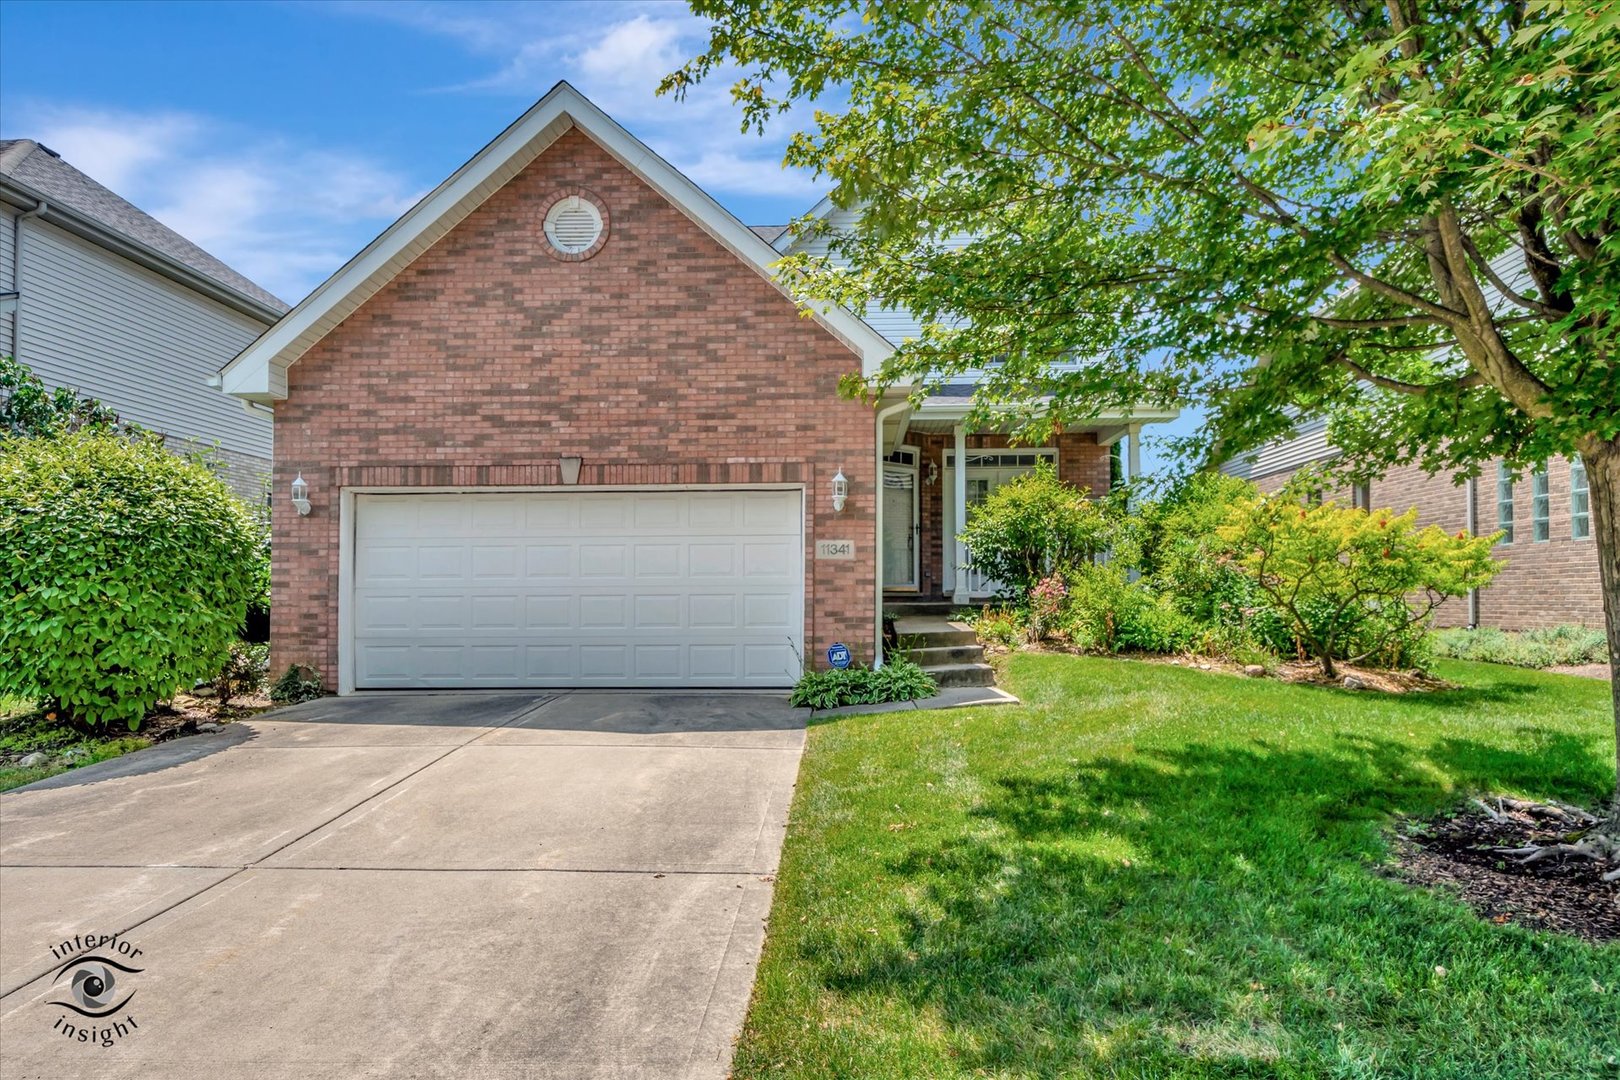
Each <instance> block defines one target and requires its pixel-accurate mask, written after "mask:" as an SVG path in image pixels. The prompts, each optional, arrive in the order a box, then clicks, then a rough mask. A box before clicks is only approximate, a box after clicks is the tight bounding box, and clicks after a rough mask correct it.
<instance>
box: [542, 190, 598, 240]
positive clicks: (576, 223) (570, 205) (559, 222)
mask: <svg viewBox="0 0 1620 1080" xmlns="http://www.w3.org/2000/svg"><path fill="white" fill-rule="evenodd" d="M601 235H602V214H601V211H599V210H597V209H596V207H595V206H592V205H591V203H590V202H589V201H588V200H586V199H582V198H580V197H579V196H578V195H570V196H568V197H567V198H566V199H559V200H557V202H556V203H554V204H553V205H552V207H551V209H550V210H548V211H547V212H546V239H547V240H548V241H550V242H551V246H552V247H554V248H556V249H557V250H558V251H560V252H562V253H563V254H565V255H578V254H579V253H580V252H582V251H584V250H586V249H587V248H589V247H590V246H591V245H592V244H594V243H596V241H597V238H598V237H600V236H601Z"/></svg>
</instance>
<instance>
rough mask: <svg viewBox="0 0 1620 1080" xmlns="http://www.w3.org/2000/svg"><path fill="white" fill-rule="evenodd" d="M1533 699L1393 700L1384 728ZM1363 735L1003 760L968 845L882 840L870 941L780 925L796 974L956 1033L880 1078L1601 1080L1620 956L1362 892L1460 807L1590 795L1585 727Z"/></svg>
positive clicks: (1521, 693)
mask: <svg viewBox="0 0 1620 1080" xmlns="http://www.w3.org/2000/svg"><path fill="white" fill-rule="evenodd" d="M1194 677H1195V678H1196V677H1197V676H1196V675H1195V676H1194ZM1234 685H1242V684H1234ZM1274 689H1285V690H1286V689H1290V688H1274ZM1299 690H1300V693H1302V694H1304V695H1313V694H1318V693H1320V690H1319V689H1317V688H1310V689H1306V688H1299ZM1334 693H1335V696H1336V697H1337V696H1339V695H1341V694H1342V695H1344V696H1345V697H1347V698H1352V699H1356V700H1357V701H1364V700H1366V699H1365V695H1362V694H1358V693H1355V692H1345V691H1338V692H1334ZM1535 693H1536V688H1535V687H1534V686H1524V687H1519V686H1514V685H1511V684H1508V685H1503V684H1496V685H1489V686H1482V687H1465V688H1462V689H1459V690H1455V691H1441V692H1436V693H1433V694H1426V695H1412V697H1413V699H1415V700H1413V701H1412V702H1407V701H1404V700H1402V698H1401V697H1399V696H1393V695H1392V696H1389V697H1388V698H1387V699H1386V701H1385V705H1386V706H1387V708H1388V710H1389V711H1388V712H1387V713H1386V714H1385V716H1386V722H1387V723H1391V724H1393V725H1400V726H1404V725H1405V723H1406V722H1407V721H1408V719H1409V716H1408V713H1409V712H1410V710H1412V709H1414V708H1416V707H1421V709H1423V710H1427V712H1428V714H1429V716H1430V717H1431V718H1432V717H1433V716H1435V715H1444V716H1465V715H1467V714H1468V713H1470V712H1471V711H1472V710H1475V709H1477V708H1480V707H1482V705H1485V704H1489V705H1491V706H1493V707H1495V708H1497V709H1499V710H1500V709H1502V708H1504V707H1506V708H1507V709H1509V710H1512V709H1515V708H1516V707H1517V706H1516V704H1515V703H1520V702H1526V701H1530V700H1532V699H1533V697H1534V694H1535ZM1285 697H1287V698H1291V697H1292V695H1285ZM1410 718H1411V719H1412V720H1413V722H1414V724H1415V723H1416V722H1417V720H1418V719H1419V718H1420V717H1419V713H1411V717H1410ZM1024 722H1025V723H1026V724H1027V725H1028V726H1029V727H1030V728H1032V729H1034V730H1035V731H1036V732H1037V733H1038V732H1039V730H1040V725H1041V721H1040V719H1039V718H1035V719H1028V718H1026V720H1025V721H1024ZM1368 726H1369V727H1370V728H1374V730H1366V729H1361V728H1358V727H1355V726H1350V725H1339V724H1334V725H1332V726H1330V727H1329V728H1328V729H1327V730H1326V731H1325V732H1321V733H1320V735H1321V737H1319V738H1316V739H1314V740H1313V741H1312V742H1311V744H1310V745H1301V740H1300V739H1298V738H1297V737H1294V736H1293V735H1292V734H1291V733H1289V732H1279V734H1278V735H1277V736H1275V737H1272V736H1258V737H1249V738H1244V739H1236V740H1232V739H1228V740H1227V741H1224V742H1222V741H1219V740H1216V739H1210V740H1205V741H1193V742H1187V743H1184V744H1181V745H1177V746H1169V747H1167V746H1147V747H1141V748H1137V747H1128V748H1126V749H1125V750H1124V751H1123V752H1119V753H1111V754H1104V755H1101V756H1096V757H1089V758H1088V757H1085V756H1083V755H1080V756H1076V757H1072V758H1067V759H1065V758H1063V757H1061V756H1060V755H1061V749H1059V748H1058V747H1055V746H1053V745H1050V744H1048V745H1047V746H1046V747H1045V748H1044V750H1043V751H1042V752H1041V753H1040V756H1038V757H1036V756H1034V755H1030V756H1026V757H1023V758H1021V759H1018V760H1008V761H1007V763H1006V767H1004V768H1002V769H1000V770H995V769H987V770H985V771H984V772H983V773H982V775H981V776H980V778H979V781H978V783H977V786H976V790H975V795H974V797H973V799H972V804H973V805H972V807H971V809H970V810H969V811H968V812H967V814H966V815H965V817H966V824H965V826H961V825H954V824H953V825H951V826H949V827H943V826H942V827H940V828H937V829H932V828H929V827H928V825H927V824H926V823H924V824H921V825H917V826H915V827H913V826H911V825H905V824H902V825H895V826H891V828H899V829H904V830H905V831H904V832H902V833H900V834H899V837H900V839H899V841H898V842H896V843H894V844H892V845H889V847H888V848H887V849H885V850H887V852H888V853H887V854H886V855H885V856H884V857H883V858H882V859H881V861H880V862H879V863H878V864H876V865H873V866H872V867H871V868H870V870H869V874H870V876H871V878H872V879H873V880H874V881H878V882H881V883H882V890H883V895H884V897H885V901H886V902H888V903H890V904H891V905H892V907H890V908H888V909H886V910H888V911H890V912H891V913H892V916H893V918H892V923H891V925H890V928H889V930H887V931H885V930H879V929H874V930H871V931H868V932H867V933H868V934H869V935H870V936H869V938H868V939H866V940H861V939H858V938H857V939H855V941H854V942H853V943H852V942H851V940H850V939H849V937H848V935H847V934H845V933H844V932H843V931H842V929H841V927H839V926H838V925H834V924H832V923H830V922H829V923H827V924H824V925H821V926H816V925H814V924H811V925H809V926H808V927H807V928H805V929H802V930H801V929H793V930H791V931H789V932H790V934H791V936H792V938H793V946H792V948H793V950H794V953H795V961H794V962H795V963H797V964H800V965H803V966H804V967H806V968H813V969H814V970H815V971H816V972H817V973H818V975H817V979H816V982H817V984H818V985H819V986H821V987H822V988H823V989H824V992H827V993H830V994H832V995H836V1001H837V1002H839V1003H840V1006H839V1007H840V1008H851V1009H853V1008H854V1007H855V1005H854V1003H860V1007H861V1008H862V1009H866V1010H873V1011H883V1010H900V1011H903V1013H904V1015H906V1016H915V1017H918V1018H927V1019H926V1023H927V1024H929V1025H933V1026H934V1027H935V1028H937V1030H939V1031H943V1032H946V1033H948V1035H947V1037H946V1038H945V1039H944V1040H943V1044H947V1045H948V1046H949V1048H950V1049H949V1057H948V1059H947V1060H948V1067H946V1066H937V1065H936V1066H930V1065H928V1064H926V1063H925V1061H924V1058H925V1057H926V1054H925V1051H924V1050H922V1049H917V1050H916V1052H917V1053H919V1054H922V1055H924V1057H920V1058H919V1059H918V1060H917V1062H916V1063H913V1064H910V1065H907V1066H905V1067H903V1068H901V1067H896V1069H895V1071H893V1072H876V1071H874V1072H872V1075H906V1074H907V1072H908V1071H909V1072H910V1073H912V1074H916V1075H924V1074H928V1075H932V1074H933V1073H934V1071H936V1069H937V1071H939V1072H940V1073H941V1074H950V1075H994V1076H1031V1077H1034V1076H1040V1077H1046V1076H1052V1077H1057V1076H1076V1075H1084V1076H1093V1075H1096V1076H1154V1077H1157V1076H1327V1075H1342V1076H1363V1075H1365V1076H1379V1075H1418V1074H1422V1075H1424V1076H1434V1077H1457V1078H1459V1080H1460V1078H1462V1077H1521V1076H1523V1077H1528V1076H1552V1075H1560V1076H1576V1075H1588V1074H1590V1075H1593V1076H1598V1075H1604V1076H1612V1075H1614V1074H1613V1071H1612V1066H1611V1065H1608V1064H1605V1055H1606V1054H1609V1053H1613V1052H1614V1051H1615V1050H1616V1049H1620V1038H1616V1037H1614V1036H1613V1033H1614V1032H1616V1031H1620V945H1616V946H1604V947H1593V946H1589V945H1586V944H1584V943H1581V942H1578V941H1575V940H1574V939H1566V938H1561V937H1557V936H1555V935H1550V934H1546V933H1538V932H1530V931H1525V930H1521V929H1517V928H1514V927H1511V926H1509V927H1500V926H1493V925H1489V924H1486V923H1483V922H1481V921H1480V920H1478V919H1477V918H1476V917H1475V916H1474V915H1473V914H1472V913H1471V912H1470V911H1468V910H1467V909H1466V908H1464V907H1463V906H1462V905H1460V904H1458V903H1456V902H1454V901H1452V900H1451V899H1450V898H1448V897H1446V896H1442V895H1438V894H1435V893H1431V892H1427V891H1423V890H1417V889H1412V888H1409V887H1407V886H1406V885H1404V884H1402V883H1400V882H1399V881H1395V880H1392V879H1391V878H1390V877H1389V876H1388V875H1385V874H1383V873H1381V872H1379V869H1380V865H1381V863H1382V862H1383V861H1384V859H1385V857H1386V855H1387V848H1386V845H1385V841H1384V839H1383V835H1382V830H1383V827H1384V825H1385V823H1386V822H1387V821H1388V820H1389V819H1390V817H1391V815H1399V814H1414V815H1415V814H1429V813H1433V812H1435V811H1436V810H1438V809H1440V808H1443V807H1444V806H1446V805H1448V804H1450V803H1452V802H1455V801H1457V800H1459V799H1461V798H1462V797H1463V796H1464V794H1465V793H1467V792H1471V791H1518V792H1524V793H1528V794H1533V795H1537V796H1541V797H1552V798H1559V799H1564V800H1568V801H1571V802H1588V803H1590V802H1592V801H1593V800H1595V799H1597V798H1599V797H1601V796H1603V795H1604V794H1605V792H1606V791H1608V790H1610V789H1611V788H1612V785H1613V783H1614V770H1613V757H1612V754H1613V748H1612V744H1609V743H1608V742H1607V741H1606V737H1605V736H1604V734H1603V729H1602V728H1601V727H1599V726H1594V728H1593V730H1592V733H1591V734H1590V735H1587V734H1583V733H1580V732H1575V731H1570V730H1560V729H1559V728H1557V727H1556V726H1550V725H1540V724H1537V723H1533V722H1525V723H1521V724H1518V725H1516V726H1514V727H1513V728H1512V737H1511V738H1510V739H1506V740H1504V741H1503V742H1491V741H1488V740H1485V739H1478V738H1472V737H1469V736H1467V735H1466V734H1460V733H1450V732H1447V731H1446V730H1445V727H1446V725H1445V724H1440V725H1438V726H1437V727H1436V728H1435V729H1434V730H1432V731H1429V730H1428V729H1425V730H1426V735H1428V736H1429V737H1423V738H1412V737H1408V738H1406V739H1404V740H1403V739H1401V738H1397V737H1388V736H1386V735H1384V734H1380V733H1378V731H1377V730H1376V725H1368ZM1027 735H1028V733H1026V736H1027ZM944 737H945V736H943V735H942V736H941V738H944ZM974 737H975V738H977V737H978V735H977V732H975V733H974ZM1051 737H1052V738H1053V739H1056V738H1058V737H1060V733H1059V732H1058V731H1057V730H1055V729H1054V730H1053V731H1052V736H1051ZM964 739H966V736H964ZM1035 744H1036V745H1039V741H1038V739H1036V740H1035ZM919 745H921V744H919ZM975 745H977V743H975ZM1019 745H1028V743H1022V744H1019ZM930 786H933V785H932V784H930ZM900 811H901V806H900V805H899V804H898V803H896V805H895V806H894V808H893V812H891V814H890V815H889V816H899V813H898V812H900ZM870 824H871V823H870V822H867V825H868V826H870ZM872 843H873V846H874V849H876V848H877V844H878V842H877V841H873V842H872ZM788 869H789V868H787V867H785V869H784V872H785V873H786V872H787V870H788ZM831 872H832V871H831V870H830V869H829V871H828V873H829V874H830V873H831ZM853 881H854V878H853V876H852V877H851V879H850V881H849V882H841V883H840V884H842V885H845V886H846V887H848V888H850V889H853V888H854V887H855V886H854V884H853ZM821 887H822V888H832V887H834V886H832V885H826V886H821ZM850 895H851V897H853V896H854V895H856V894H854V893H851V894H850ZM841 902H843V903H857V902H858V901H857V900H855V899H853V898H850V899H845V900H842V901H841ZM869 918H870V919H872V920H879V916H878V915H877V914H876V913H874V914H872V915H871V916H869ZM1594 988H1596V989H1594ZM916 1023H918V1024H924V1023H925V1021H924V1020H922V1019H919V1020H917V1021H916ZM1605 1033H1607V1034H1605ZM923 1041H926V1040H919V1041H918V1045H919V1046H920V1045H921V1043H922V1042H923ZM930 1045H933V1044H930ZM1605 1048H1607V1049H1605ZM835 1053H848V1054H850V1055H852V1056H851V1058H850V1060H851V1061H855V1060H857V1059H859V1053H858V1052H857V1051H856V1050H854V1049H847V1048H846V1049H844V1050H837V1051H835ZM897 1053H898V1052H897ZM764 1060H765V1058H764V1057H761V1058H759V1059H758V1060H757V1061H756V1060H755V1059H754V1058H752V1057H749V1056H747V1055H745V1058H744V1064H745V1065H746V1066H747V1067H746V1068H744V1069H741V1070H740V1071H739V1075H753V1073H752V1072H750V1071H749V1069H750V1068H754V1067H755V1066H757V1065H759V1062H762V1061H764ZM895 1060H899V1058H898V1057H896V1059H895ZM1420 1061H1421V1062H1422V1063H1423V1065H1422V1067H1421V1068H1419V1067H1416V1066H1415V1065H1414V1064H1413V1063H1416V1062H1420ZM859 1067H860V1066H857V1065H854V1064H845V1065H843V1066H841V1067H840V1068H834V1069H833V1070H832V1071H831V1072H829V1073H826V1074H825V1075H837V1074H839V1073H840V1071H841V1069H850V1070H854V1069H856V1068H859ZM1604 1070H1608V1071H1604ZM758 1071H759V1072H760V1073H763V1072H765V1071H767V1070H766V1069H765V1068H764V1067H762V1066H761V1067H759V1069H758ZM817 1075H823V1074H821V1073H818V1074H817Z"/></svg>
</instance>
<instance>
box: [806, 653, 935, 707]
mask: <svg viewBox="0 0 1620 1080" xmlns="http://www.w3.org/2000/svg"><path fill="white" fill-rule="evenodd" d="M938 690H939V686H938V685H937V684H936V683H935V682H934V678H933V676H932V675H929V674H928V672H926V671H924V670H923V669H922V668H920V667H918V666H917V665H916V664H914V663H913V662H912V661H910V660H908V659H906V658H905V657H904V656H900V655H896V656H892V657H889V658H887V659H886V660H885V661H884V664H883V666H882V667H881V668H869V667H867V666H866V665H864V664H852V665H851V666H849V667H847V668H828V669H827V670H825V671H807V672H805V673H804V675H803V676H802V677H801V678H800V679H799V681H798V682H797V683H796V684H794V687H793V692H792V693H791V694H789V695H788V704H789V705H795V706H799V707H803V708H811V709H831V708H834V707H836V706H839V705H875V704H879V703H882V702H885V701H914V700H916V699H917V698H925V697H929V696H930V695H932V694H934V693H935V692H937V691H938Z"/></svg>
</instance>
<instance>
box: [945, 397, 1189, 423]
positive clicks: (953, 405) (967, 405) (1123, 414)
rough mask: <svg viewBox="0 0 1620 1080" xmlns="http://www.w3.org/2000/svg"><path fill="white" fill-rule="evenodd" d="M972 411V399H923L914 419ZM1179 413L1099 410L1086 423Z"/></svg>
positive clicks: (1164, 419) (1160, 418) (1161, 419)
mask: <svg viewBox="0 0 1620 1080" xmlns="http://www.w3.org/2000/svg"><path fill="white" fill-rule="evenodd" d="M958 400H959V401H960V404H959V403H958ZM972 411H973V405H972V399H971V398H961V399H953V400H952V401H951V402H950V403H949V404H935V403H932V402H929V401H924V402H923V403H922V404H921V405H920V406H918V408H917V411H916V415H915V419H916V420H917V421H919V422H926V421H930V420H959V419H962V418H963V417H966V416H967V415H968V413H970V412H972ZM1180 415H1181V410H1180V409H1130V410H1118V409H1115V410H1111V411H1109V412H1101V413H1098V414H1097V415H1096V416H1091V417H1087V418H1086V419H1085V421H1084V423H1085V424H1086V425H1088V426H1089V425H1095V424H1106V425H1110V426H1112V425H1114V424H1163V423H1168V422H1169V421H1171V420H1174V419H1175V418H1176V417H1178V416H1180Z"/></svg>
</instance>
